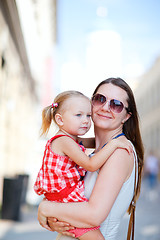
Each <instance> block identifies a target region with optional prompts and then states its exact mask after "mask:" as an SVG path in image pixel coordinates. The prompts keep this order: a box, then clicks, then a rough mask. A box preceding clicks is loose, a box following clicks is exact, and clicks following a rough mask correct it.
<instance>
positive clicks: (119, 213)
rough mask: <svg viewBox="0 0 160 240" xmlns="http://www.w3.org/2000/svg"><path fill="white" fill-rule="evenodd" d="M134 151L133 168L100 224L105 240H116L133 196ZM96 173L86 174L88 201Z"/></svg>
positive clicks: (135, 159) (135, 158)
mask: <svg viewBox="0 0 160 240" xmlns="http://www.w3.org/2000/svg"><path fill="white" fill-rule="evenodd" d="M132 146H133V145H132ZM133 151H134V167H133V170H132V173H131V175H130V177H129V178H128V180H127V181H126V182H125V183H124V184H123V186H122V188H121V190H120V192H119V194H118V196H117V198H116V201H115V202H114V204H113V206H112V209H111V211H110V213H109V215H108V216H107V218H106V219H105V220H104V222H103V223H102V224H101V227H100V230H101V232H102V234H103V236H104V238H105V239H107V240H117V239H118V237H117V236H118V230H119V225H120V223H121V221H122V217H123V216H124V214H125V213H126V211H127V209H128V207H129V205H130V203H131V200H132V198H133V194H134V182H135V161H136V163H137V155H136V152H135V149H134V147H133ZM97 176H98V172H87V175H86V176H85V196H86V197H87V198H88V199H89V197H90V195H91V192H92V189H93V187H94V185H95V182H96V179H97Z"/></svg>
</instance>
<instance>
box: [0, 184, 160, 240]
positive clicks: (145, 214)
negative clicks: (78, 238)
mask: <svg viewBox="0 0 160 240" xmlns="http://www.w3.org/2000/svg"><path fill="white" fill-rule="evenodd" d="M159 205H160V183H159V185H158V186H157V188H156V189H155V190H149V188H148V185H147V182H146V181H143V184H142V191H141V196H140V199H139V200H138V203H137V209H136V225H135V229H136V231H135V240H160V206H159ZM127 227H128V216H127V215H126V216H125V217H124V219H123V221H122V224H121V231H120V237H119V239H117V240H124V239H126V231H127ZM44 239H46V240H55V239H56V233H54V232H49V231H47V230H45V229H43V228H42V227H41V226H40V225H39V223H38V220H37V208H36V207H32V208H31V207H30V208H29V207H25V208H24V209H23V211H22V220H21V221H20V222H14V221H9V220H0V240H44Z"/></svg>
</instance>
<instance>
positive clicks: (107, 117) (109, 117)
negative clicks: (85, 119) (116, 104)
mask: <svg viewBox="0 0 160 240" xmlns="http://www.w3.org/2000/svg"><path fill="white" fill-rule="evenodd" d="M97 115H98V116H99V117H100V118H105V119H112V117H111V116H106V115H103V114H100V113H97Z"/></svg>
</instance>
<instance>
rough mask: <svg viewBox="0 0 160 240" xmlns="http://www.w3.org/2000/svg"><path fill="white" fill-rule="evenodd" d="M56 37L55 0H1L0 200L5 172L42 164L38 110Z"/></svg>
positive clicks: (29, 172)
mask: <svg viewBox="0 0 160 240" xmlns="http://www.w3.org/2000/svg"><path fill="white" fill-rule="evenodd" d="M27 7H28V8H27ZM24 13H27V14H28V19H26V18H24ZM44 14H45V16H47V17H45V16H44ZM31 19H32V24H30V21H29V20H31ZM27 23H28V25H27ZM42 23H44V24H42ZM33 26H34V28H33ZM31 29H33V32H34V36H33V35H32V31H31ZM26 30H27V31H26ZM34 37H36V38H35V39H36V41H35V40H34ZM45 39H46V41H45ZM55 41H56V0H41V1H36V0H23V1H21V0H20V1H18V0H17V1H16V0H1V1H0V165H1V167H0V202H1V200H2V189H3V178H4V176H12V175H14V174H23V173H24V174H29V175H30V174H31V173H32V171H33V169H34V166H35V164H36V163H37V161H39V162H41V160H40V159H39V155H38V154H39V149H37V141H38V139H39V136H38V134H39V127H40V120H39V117H40V115H39V112H38V110H39V109H41V107H40V105H41V103H42V96H43V91H42V90H43V89H44V88H43V86H45V82H46V81H47V82H49V84H51V80H52V79H49V78H50V76H51V74H50V72H51V69H52V66H50V67H48V65H47V64H48V62H52V58H53V55H52V54H50V52H51V51H52V48H53V47H54V44H55ZM33 43H34V45H33ZM36 43H37V46H38V47H37V48H36ZM31 44H32V45H31ZM35 50H36V51H35ZM31 52H32V54H33V53H34V54H33V55H31ZM32 56H33V57H32ZM36 57H37V58H36ZM48 59H49V60H48ZM36 60H37V62H36ZM46 69H47V70H46ZM46 74H47V76H46ZM52 77H53V76H52ZM47 86H48V88H49V89H50V85H47ZM53 88H54V86H53ZM37 112H38V114H37Z"/></svg>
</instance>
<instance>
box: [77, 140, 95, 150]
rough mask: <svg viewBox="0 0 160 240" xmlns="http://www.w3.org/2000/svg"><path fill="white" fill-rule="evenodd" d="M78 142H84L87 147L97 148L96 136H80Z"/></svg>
mask: <svg viewBox="0 0 160 240" xmlns="http://www.w3.org/2000/svg"><path fill="white" fill-rule="evenodd" d="M78 142H79V143H82V144H83V146H84V147H85V148H95V138H80V137H78Z"/></svg>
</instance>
